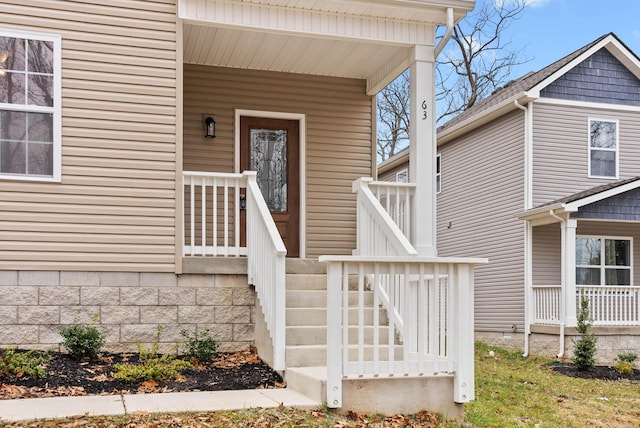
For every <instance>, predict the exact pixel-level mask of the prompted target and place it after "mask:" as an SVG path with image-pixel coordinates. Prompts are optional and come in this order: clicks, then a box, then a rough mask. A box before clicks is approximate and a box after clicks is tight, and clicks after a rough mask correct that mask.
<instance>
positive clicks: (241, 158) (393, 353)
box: [176, 0, 483, 407]
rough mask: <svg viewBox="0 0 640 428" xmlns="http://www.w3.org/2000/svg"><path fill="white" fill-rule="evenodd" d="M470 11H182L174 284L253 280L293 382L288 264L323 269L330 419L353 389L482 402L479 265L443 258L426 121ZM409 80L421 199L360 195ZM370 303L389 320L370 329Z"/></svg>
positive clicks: (297, 5) (272, 5) (411, 6)
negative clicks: (404, 386) (192, 273)
mask: <svg viewBox="0 0 640 428" xmlns="http://www.w3.org/2000/svg"><path fill="white" fill-rule="evenodd" d="M472 7H473V2H472V1H466V0H449V1H445V2H437V4H430V2H415V3H407V2H403V1H384V2H356V1H326V2H309V1H305V0H299V1H288V2H286V4H285V3H283V2H280V1H266V2H265V1H255V2H254V1H214V0H209V1H204V2H203V1H195V0H183V1H180V2H179V17H180V19H181V22H182V24H183V25H182V37H181V40H180V42H181V44H182V46H183V52H182V55H183V58H182V60H183V63H184V66H183V70H182V77H181V79H182V81H183V94H182V99H183V105H182V106H181V109H182V112H181V114H182V118H183V120H182V122H183V132H182V141H181V146H182V151H181V156H182V159H181V162H179V164H180V165H181V167H182V168H181V170H180V171H179V178H180V183H181V184H180V188H179V190H178V192H177V194H178V195H180V196H181V198H179V200H178V206H179V207H180V212H179V217H180V224H179V225H177V226H178V227H177V229H178V230H179V231H180V232H181V233H180V235H179V236H177V237H176V240H177V241H179V243H180V245H179V246H178V247H179V248H181V253H180V254H179V255H177V262H176V265H177V266H178V269H177V270H178V271H179V272H181V271H184V270H185V269H184V268H185V267H188V266H189V265H190V263H192V261H193V260H194V259H197V260H199V263H202V262H203V260H204V263H206V262H207V261H212V262H213V261H215V264H216V265H217V266H221V264H220V263H225V264H226V263H229V264H234V265H235V266H240V269H242V268H244V269H246V271H245V272H244V273H246V275H247V278H248V281H249V284H251V285H252V286H254V287H255V291H256V295H257V297H258V299H257V300H258V303H259V311H260V312H261V314H258V316H260V317H261V318H263V319H264V326H265V331H266V334H267V335H268V336H269V342H270V343H269V345H268V346H267V347H266V348H268V353H269V355H268V356H267V357H266V358H265V359H266V360H267V361H269V362H270V363H271V364H272V366H273V367H274V368H275V369H277V370H283V371H285V372H286V371H287V370H290V368H291V366H292V361H291V360H292V358H288V357H287V355H289V354H287V352H288V351H287V350H288V346H289V343H288V342H289V340H288V339H287V331H286V327H287V320H286V319H285V314H286V313H287V309H288V308H287V305H288V302H289V300H291V299H290V298H289V297H287V296H288V295H287V288H288V285H287V281H288V279H287V277H286V276H287V257H289V258H296V259H302V260H314V261H317V260H319V261H320V262H321V263H323V264H325V265H326V268H325V271H326V272H327V273H326V279H325V280H324V281H325V283H326V286H325V287H324V292H326V293H327V295H326V300H327V303H326V320H327V323H326V350H325V351H324V352H326V371H327V375H326V379H327V380H326V395H325V396H324V397H323V401H327V402H328V403H329V406H330V407H343V385H344V384H345V382H348V380H349V379H352V378H353V379H357V378H360V379H362V378H363V377H364V378H368V379H376V378H379V377H384V378H391V377H393V376H399V375H400V374H402V375H403V376H415V377H425V376H427V375H429V374H433V373H440V374H441V375H445V376H451V378H452V379H455V380H454V382H453V384H452V385H453V387H452V396H451V400H450V401H451V402H452V403H464V402H467V401H469V400H471V399H473V336H472V333H471V332H472V331H473V298H472V296H473V293H472V291H471V290H472V287H473V275H472V272H473V265H474V264H476V263H481V262H483V260H479V259H438V258H437V257H436V255H437V254H436V249H435V205H434V204H433V201H434V196H435V183H434V174H433V173H432V172H433V170H434V166H435V132H434V119H433V117H432V114H431V113H432V112H433V111H434V110H435V109H434V96H433V86H434V81H433V61H434V49H436V48H435V47H434V45H435V27H436V26H437V25H446V24H447V23H449V24H450V25H451V24H452V23H454V22H455V21H456V20H458V19H459V18H461V17H462V16H464V14H465V13H466V12H467V11H469V10H470V9H471V8H472ZM407 68H410V69H411V74H412V76H416V77H415V78H414V79H413V80H412V90H411V97H412V106H415V108H413V107H412V123H413V124H415V125H414V127H413V129H412V133H411V134H412V148H413V149H412V150H413V151H412V159H413V160H412V162H418V160H420V163H421V167H420V168H412V170H413V171H418V172H417V173H416V175H415V176H413V177H412V179H411V181H412V183H413V184H410V185H405V186H402V185H397V186H393V185H390V184H389V183H384V185H383V184H382V183H376V182H373V181H372V179H370V178H362V177H370V176H371V175H372V172H373V170H374V168H375V162H376V159H375V126H376V125H375V121H376V118H375V95H376V93H377V92H378V91H379V90H380V89H382V88H383V87H384V86H385V85H386V84H387V83H389V82H390V81H392V80H393V79H394V78H395V77H397V76H398V75H399V74H400V73H402V72H403V71H404V70H405V69H407ZM418 114H419V115H420V116H418ZM422 116H424V117H425V118H428V119H429V120H419V119H418V118H422ZM214 135H215V136H214ZM430 166H431V167H430ZM417 213H420V214H421V216H420V217H421V221H417V219H418V216H417ZM220 260H223V261H222V262H220ZM239 260H240V261H241V262H240V263H238V261H239ZM245 263H246V264H245ZM370 292H371V293H373V297H372V298H373V299H374V303H373V307H374V308H376V307H383V308H384V310H385V313H386V314H391V315H389V316H386V315H385V316H383V317H382V318H380V319H378V318H374V319H373V320H368V321H364V320H365V318H366V317H364V316H363V315H362V314H364V313H365V312H367V311H368V310H369V307H370V306H371V302H369V301H368V299H369V298H368V297H365V296H366V295H368V293H370ZM352 293H355V294H356V295H358V296H360V297H355V298H351V297H349V296H350V295H351V294H352ZM417 296H421V298H417ZM410 302H413V303H410ZM415 302H417V304H416V303H415ZM367 305H369V306H367ZM349 308H351V310H349ZM343 311H345V312H343ZM354 314H360V315H354ZM256 322H257V323H258V321H256ZM261 322H262V320H261V321H260V323H261ZM349 331H351V334H349V333H345V332H349ZM354 331H355V333H354ZM370 331H371V332H372V333H369V332H370ZM384 331H392V332H394V331H395V332H396V333H394V334H390V335H387V336H385V334H386V333H384ZM365 332H366V333H365ZM354 335H355V336H354ZM398 338H399V339H398ZM257 341H258V340H257V338H256V342H257ZM259 351H260V349H259ZM336 357H338V358H336ZM346 402H347V403H349V402H350V401H349V399H347V401H346Z"/></svg>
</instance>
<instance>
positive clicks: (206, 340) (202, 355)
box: [180, 330, 220, 363]
mask: <svg viewBox="0 0 640 428" xmlns="http://www.w3.org/2000/svg"><path fill="white" fill-rule="evenodd" d="M180 334H181V335H182V337H184V339H185V342H184V344H183V346H184V347H185V348H186V349H185V352H184V355H185V356H187V357H189V358H190V359H192V360H195V361H198V362H201V363H202V362H205V361H211V360H212V359H213V358H214V357H215V356H216V354H217V353H218V346H219V345H220V344H219V342H218V341H217V340H215V339H214V338H212V337H211V335H210V333H209V330H204V331H202V332H201V333H200V334H198V333H197V332H196V333H194V334H193V336H191V335H190V334H189V332H188V331H186V330H182V331H181V332H180Z"/></svg>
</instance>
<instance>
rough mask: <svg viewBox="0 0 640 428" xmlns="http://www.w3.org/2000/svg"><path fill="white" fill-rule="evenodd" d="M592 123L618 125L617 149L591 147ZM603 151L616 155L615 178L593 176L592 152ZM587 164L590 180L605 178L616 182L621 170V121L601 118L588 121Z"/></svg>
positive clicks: (592, 118)
mask: <svg viewBox="0 0 640 428" xmlns="http://www.w3.org/2000/svg"><path fill="white" fill-rule="evenodd" d="M592 122H610V123H615V124H616V147H615V149H608V148H600V147H597V148H594V147H591V123H592ZM596 150H597V151H603V152H614V153H615V164H616V172H615V176H608V175H592V174H591V152H592V151H596ZM587 153H588V155H587V163H588V171H587V172H588V177H589V178H605V179H609V180H615V179H617V178H618V175H619V169H620V121H619V120H618V119H610V118H600V117H590V118H589V120H588V121H587Z"/></svg>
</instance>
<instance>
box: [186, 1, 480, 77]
mask: <svg viewBox="0 0 640 428" xmlns="http://www.w3.org/2000/svg"><path fill="white" fill-rule="evenodd" d="M433 3H434V2H430V1H423V0H371V1H361V0H341V1H339V0H180V2H179V16H180V18H181V19H182V20H183V23H184V36H183V44H184V62H185V63H192V64H202V65H212V66H222V67H234V68H248V69H255V70H267V71H282V72H291V73H303V74H317V75H326V76H335V77H348V78H362V79H367V78H371V76H374V79H378V80H381V79H383V77H382V75H385V74H390V73H396V74H399V72H402V70H403V69H404V68H406V66H405V64H406V62H407V59H408V57H409V55H410V52H411V48H412V46H414V45H433V44H434V29H435V25H441V24H443V23H444V22H445V21H446V7H447V6H451V7H454V20H457V19H459V18H461V17H462V16H463V15H464V14H465V13H466V12H467V11H468V10H470V9H471V8H472V7H473V1H468V0H440V1H439V2H438V4H437V5H434V4H433ZM398 70H399V71H398ZM370 83H375V82H370Z"/></svg>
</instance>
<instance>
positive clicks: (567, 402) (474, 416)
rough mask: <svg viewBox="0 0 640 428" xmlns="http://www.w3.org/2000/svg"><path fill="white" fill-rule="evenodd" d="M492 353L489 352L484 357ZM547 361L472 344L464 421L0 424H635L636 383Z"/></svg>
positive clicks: (135, 418) (262, 416)
mask: <svg viewBox="0 0 640 428" xmlns="http://www.w3.org/2000/svg"><path fill="white" fill-rule="evenodd" d="M490 351H494V355H493V356H491V355H490ZM551 361H553V360H550V359H543V358H533V357H530V358H526V359H524V358H522V357H521V355H520V353H518V352H509V351H504V350H501V349H499V348H495V347H489V346H486V345H483V344H478V345H477V346H476V400H475V401H473V402H472V403H469V404H467V406H466V408H465V420H464V421H463V422H460V421H442V420H440V418H438V417H437V416H436V415H432V414H428V413H426V412H424V413H421V414H418V415H406V416H402V415H397V416H394V417H390V418H383V417H380V416H376V415H367V416H364V415H348V416H338V415H335V414H333V413H330V412H326V411H324V410H322V409H318V410H315V411H303V410H295V409H287V408H283V409H264V410H260V409H250V410H238V411H233V412H214V413H191V414H173V415H169V414H135V415H128V416H118V417H96V418H88V417H83V418H75V419H68V420H64V421H62V420H58V421H38V422H37V423H36V422H32V423H22V424H6V425H2V423H0V426H7V427H14V426H33V427H36V426H37V427H54V426H55V427H178V426H189V427H192V426H199V427H209V426H210V427H254V426H255V427H274V428H275V427H301V426H304V427H365V426H366V427H403V426H408V427H442V428H455V427H465V428H467V427H501V428H502V427H505V428H506V427H540V428H543V427H588V426H589V427H638V426H640V383H638V382H630V381H603V380H593V379H577V378H572V377H567V376H563V375H560V374H556V373H553V372H552V371H551V370H550V369H549V368H548V367H547V366H545V364H546V363H549V362H551Z"/></svg>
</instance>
